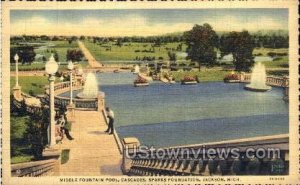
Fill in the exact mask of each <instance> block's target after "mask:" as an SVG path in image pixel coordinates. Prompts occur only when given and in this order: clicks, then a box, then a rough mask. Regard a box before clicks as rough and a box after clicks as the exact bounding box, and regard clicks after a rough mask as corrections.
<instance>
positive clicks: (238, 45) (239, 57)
mask: <svg viewBox="0 0 300 185" xmlns="http://www.w3.org/2000/svg"><path fill="white" fill-rule="evenodd" d="M254 47H255V44H254V40H253V38H252V36H251V35H250V34H249V33H248V31H242V32H230V33H229V34H227V35H224V36H222V37H221V39H220V51H221V57H223V56H225V55H228V54H230V53H231V54H232V56H233V61H232V62H233V65H234V66H235V70H237V71H249V70H250V68H251V67H252V66H253V65H254V57H253V56H252V52H253V50H254Z"/></svg>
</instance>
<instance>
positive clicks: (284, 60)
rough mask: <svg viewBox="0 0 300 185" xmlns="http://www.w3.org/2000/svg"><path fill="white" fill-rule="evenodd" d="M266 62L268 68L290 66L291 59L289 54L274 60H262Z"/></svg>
mask: <svg viewBox="0 0 300 185" xmlns="http://www.w3.org/2000/svg"><path fill="white" fill-rule="evenodd" d="M262 63H263V64H265V66H266V68H288V67H289V59H288V57H287V56H284V57H279V58H276V59H274V60H273V61H266V62H262Z"/></svg>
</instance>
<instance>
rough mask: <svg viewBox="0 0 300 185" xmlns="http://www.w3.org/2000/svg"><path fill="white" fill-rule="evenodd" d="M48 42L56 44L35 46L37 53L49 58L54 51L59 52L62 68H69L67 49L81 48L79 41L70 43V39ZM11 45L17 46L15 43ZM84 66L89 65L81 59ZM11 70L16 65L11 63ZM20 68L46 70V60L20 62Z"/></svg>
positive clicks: (22, 69) (23, 69)
mask: <svg viewBox="0 0 300 185" xmlns="http://www.w3.org/2000/svg"><path fill="white" fill-rule="evenodd" d="M48 44H51V45H54V46H49V47H45V48H35V49H34V51H35V53H36V54H40V55H43V56H45V57H46V59H47V60H48V59H49V58H50V56H51V54H52V53H51V52H52V51H54V50H55V51H56V52H57V54H58V61H56V62H59V63H60V64H61V65H60V67H59V69H60V70H64V69H66V68H67V59H66V55H67V50H72V49H79V47H78V44H77V42H75V41H74V42H72V43H71V44H69V42H68V41H49V42H48ZM11 47H16V46H15V45H13V46H11ZM79 63H80V64H81V65H82V66H83V67H85V66H87V65H88V64H87V62H86V61H81V62H79ZM10 70H11V71H12V70H15V65H11V69H10ZM19 70H20V71H28V70H45V62H44V61H42V59H38V60H37V61H35V63H32V64H31V65H28V64H24V65H22V64H19Z"/></svg>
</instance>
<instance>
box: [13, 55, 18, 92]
mask: <svg viewBox="0 0 300 185" xmlns="http://www.w3.org/2000/svg"><path fill="white" fill-rule="evenodd" d="M14 59H15V61H16V85H15V87H16V88H17V87H19V69H18V61H19V55H18V54H16V55H15V57H14Z"/></svg>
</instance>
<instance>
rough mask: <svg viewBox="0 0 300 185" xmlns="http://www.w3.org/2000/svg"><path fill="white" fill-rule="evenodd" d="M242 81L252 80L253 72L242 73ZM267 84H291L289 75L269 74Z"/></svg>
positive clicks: (281, 85) (285, 85)
mask: <svg viewBox="0 0 300 185" xmlns="http://www.w3.org/2000/svg"><path fill="white" fill-rule="evenodd" d="M240 81H241V82H245V83H250V82H251V74H249V73H242V74H241V75H240ZM266 84H267V85H270V86H276V87H288V86H289V77H277V76H267V79H266Z"/></svg>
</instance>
